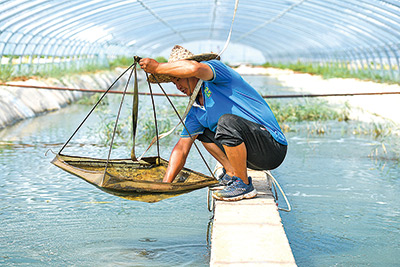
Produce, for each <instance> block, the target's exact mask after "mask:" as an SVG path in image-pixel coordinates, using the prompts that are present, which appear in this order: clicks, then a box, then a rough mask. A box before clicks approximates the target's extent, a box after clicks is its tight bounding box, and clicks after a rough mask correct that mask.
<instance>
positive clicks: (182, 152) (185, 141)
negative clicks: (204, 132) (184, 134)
mask: <svg viewBox="0 0 400 267" xmlns="http://www.w3.org/2000/svg"><path fill="white" fill-rule="evenodd" d="M196 138H197V135H196V136H193V140H192V138H180V139H179V141H178V143H176V145H175V147H174V149H173V150H172V153H171V156H170V158H169V164H168V168H167V171H166V173H165V176H164V179H163V182H164V183H171V182H172V181H173V180H174V179H175V177H176V176H177V175H178V173H179V172H180V171H181V170H182V168H183V166H185V162H186V158H187V156H188V155H189V151H190V148H191V147H192V145H193V142H194V140H195V139H196Z"/></svg>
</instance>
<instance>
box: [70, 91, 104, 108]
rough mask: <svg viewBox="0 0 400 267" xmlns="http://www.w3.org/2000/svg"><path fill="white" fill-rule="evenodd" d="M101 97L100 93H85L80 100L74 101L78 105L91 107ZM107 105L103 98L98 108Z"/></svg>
mask: <svg viewBox="0 0 400 267" xmlns="http://www.w3.org/2000/svg"><path fill="white" fill-rule="evenodd" d="M102 95H103V94H102V93H95V94H88V93H86V94H85V95H84V96H83V97H82V98H80V99H79V100H78V101H76V103H77V104H80V105H88V106H93V105H95V104H96V103H97V102H98V101H99V99H100V98H101V96H102ZM108 103H109V102H108V99H107V98H103V100H102V101H101V102H100V103H99V106H105V105H108Z"/></svg>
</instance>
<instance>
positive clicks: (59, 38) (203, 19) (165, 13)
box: [0, 0, 400, 59]
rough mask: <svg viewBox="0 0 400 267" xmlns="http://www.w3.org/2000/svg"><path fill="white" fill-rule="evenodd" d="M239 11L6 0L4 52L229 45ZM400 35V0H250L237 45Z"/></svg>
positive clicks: (298, 46) (357, 46)
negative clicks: (192, 44) (229, 35)
mask: <svg viewBox="0 0 400 267" xmlns="http://www.w3.org/2000/svg"><path fill="white" fill-rule="evenodd" d="M234 9H235V0H212V1H211V0H202V1H198V0H186V1H165V0H163V1H159V0H158V1H156V0H122V1H108V0H82V1H80V0H74V1H70V0H65V1H63V0H10V1H0V10H1V11H0V12H1V13H0V56H1V55H53V56H64V55H71V54H72V55H73V54H84V53H86V54H105V55H118V54H123V55H132V54H146V55H151V56H156V55H159V54H161V53H162V52H163V51H165V50H169V49H171V48H172V47H173V46H174V45H175V44H181V45H185V44H186V43H187V44H189V43H198V44H207V43H208V44H210V43H211V44H218V47H219V48H221V43H222V46H223V43H224V42H225V41H226V40H227V38H228V34H229V31H230V28H231V23H232V18H233V15H234ZM399 37H400V2H399V1H393V0H387V1H379V0H340V1H339V0H246V1H243V0H242V1H239V3H238V8H237V13H236V16H235V20H234V22H233V28H232V35H231V40H230V43H231V44H240V45H243V46H245V47H251V48H254V49H256V50H258V51H260V52H261V54H262V55H263V56H264V57H265V58H270V59H273V58H275V57H280V58H282V57H290V58H293V59H297V58H298V57H301V56H304V55H306V54H307V55H314V56H318V55H319V56H320V55H324V54H334V53H342V54H343V53H358V52H356V51H364V52H365V51H370V52H371V51H373V50H376V51H378V50H379V51H378V52H377V55H379V53H392V54H393V55H397V52H398V47H399ZM216 47H217V46H216ZM382 47H385V49H382ZM202 49H204V46H200V48H199V50H202ZM346 51H347V52H346ZM349 51H350V52H349ZM195 52H209V51H195ZM214 52H218V51H214Z"/></svg>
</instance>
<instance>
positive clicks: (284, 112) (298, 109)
mask: <svg viewBox="0 0 400 267" xmlns="http://www.w3.org/2000/svg"><path fill="white" fill-rule="evenodd" d="M269 105H270V107H271V109H272V111H273V112H274V114H275V116H276V119H277V120H278V121H279V122H282V123H288V122H299V121H327V120H339V121H347V120H348V119H349V112H348V110H347V108H346V107H344V108H343V109H341V110H339V111H338V110H336V109H334V108H332V107H330V106H329V105H328V104H327V101H324V100H318V99H304V100H303V99H302V100H297V101H296V100H293V101H290V102H285V103H283V102H281V101H269Z"/></svg>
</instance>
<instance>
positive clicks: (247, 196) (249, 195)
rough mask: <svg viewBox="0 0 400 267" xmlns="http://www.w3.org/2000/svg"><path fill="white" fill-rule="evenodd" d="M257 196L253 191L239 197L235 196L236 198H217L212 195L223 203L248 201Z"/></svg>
mask: <svg viewBox="0 0 400 267" xmlns="http://www.w3.org/2000/svg"><path fill="white" fill-rule="evenodd" d="M256 196H257V191H256V190H255V189H254V190H253V191H251V192H249V193H246V194H244V195H240V196H236V197H219V196H216V195H215V194H213V195H212V197H213V198H215V199H218V200H224V201H238V200H241V199H245V198H247V199H250V198H254V197H256Z"/></svg>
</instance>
